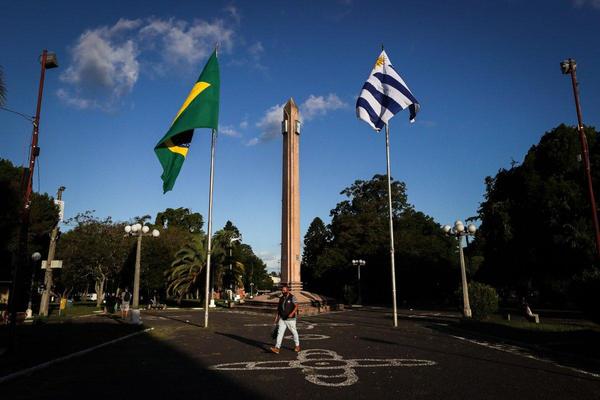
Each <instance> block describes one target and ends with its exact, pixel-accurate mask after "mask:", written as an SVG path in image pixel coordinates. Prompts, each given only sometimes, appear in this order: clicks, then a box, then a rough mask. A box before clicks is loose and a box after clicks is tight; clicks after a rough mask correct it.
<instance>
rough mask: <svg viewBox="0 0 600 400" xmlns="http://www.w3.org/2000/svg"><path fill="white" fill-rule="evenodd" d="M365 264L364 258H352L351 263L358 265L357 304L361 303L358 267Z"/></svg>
mask: <svg viewBox="0 0 600 400" xmlns="http://www.w3.org/2000/svg"><path fill="white" fill-rule="evenodd" d="M365 264H366V262H365V260H352V265H354V266H355V267H358V304H362V295H361V286H360V267H361V266H364V265H365Z"/></svg>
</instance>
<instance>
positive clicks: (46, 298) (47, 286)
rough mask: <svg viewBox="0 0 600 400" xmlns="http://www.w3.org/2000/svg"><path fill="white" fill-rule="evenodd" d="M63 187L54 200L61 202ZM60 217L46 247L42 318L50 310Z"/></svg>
mask: <svg viewBox="0 0 600 400" xmlns="http://www.w3.org/2000/svg"><path fill="white" fill-rule="evenodd" d="M65 189H66V188H65V187H64V186H61V187H59V188H58V192H57V193H56V200H57V201H58V202H61V201H62V193H63V192H64V191H65ZM59 222H60V216H59V218H58V220H57V221H56V225H54V228H53V229H52V232H51V233H50V246H49V247H48V260H47V261H46V272H45V273H44V292H43V293H42V299H41V301H40V312H39V314H40V315H41V316H43V317H47V316H48V310H49V308H50V291H51V290H52V285H53V280H52V268H51V266H52V260H54V254H55V253H56V241H57V240H58V231H59V226H58V225H59Z"/></svg>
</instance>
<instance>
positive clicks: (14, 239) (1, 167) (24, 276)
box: [0, 159, 58, 306]
mask: <svg viewBox="0 0 600 400" xmlns="http://www.w3.org/2000/svg"><path fill="white" fill-rule="evenodd" d="M24 172H25V170H24V169H23V168H21V167H15V166H14V165H13V164H12V163H11V162H10V161H8V160H4V159H0V280H4V281H7V280H11V279H12V278H11V276H12V270H13V266H14V261H16V260H19V259H23V260H29V259H30V258H29V257H30V255H31V254H32V253H34V252H36V251H37V252H40V254H41V255H42V257H46V256H47V254H48V245H49V243H50V237H49V234H50V232H51V231H52V229H53V228H54V226H55V225H56V222H57V220H58V207H56V206H55V205H54V202H53V200H52V198H51V197H50V196H48V195H47V194H46V193H43V194H39V193H35V192H34V193H32V194H31V199H30V200H31V201H30V212H29V224H28V225H29V226H28V236H27V238H28V241H27V249H22V250H23V251H25V250H26V253H27V254H22V255H21V256H22V257H23V258H19V257H18V255H17V251H18V240H19V234H20V232H21V217H22V212H23V191H22V187H24V185H23V178H24ZM19 265H20V267H19V268H20V276H21V279H20V282H19V283H20V284H21V285H22V286H21V288H20V289H19V293H22V294H27V293H28V292H29V288H30V282H31V275H32V274H34V276H35V275H36V274H37V275H38V276H41V271H40V270H39V265H38V266H37V268H34V266H33V265H32V264H31V263H30V262H28V261H27V262H21V263H20V264H19ZM23 301H26V296H25V297H24V298H23V299H18V300H17V302H18V303H19V306H21V305H22V304H20V303H21V302H23Z"/></svg>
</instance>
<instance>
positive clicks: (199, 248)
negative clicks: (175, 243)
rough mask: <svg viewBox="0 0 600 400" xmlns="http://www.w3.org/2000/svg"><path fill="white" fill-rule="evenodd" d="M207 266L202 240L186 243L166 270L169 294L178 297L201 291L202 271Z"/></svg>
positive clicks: (181, 297) (179, 299) (179, 298)
mask: <svg viewBox="0 0 600 400" xmlns="http://www.w3.org/2000/svg"><path fill="white" fill-rule="evenodd" d="M205 267H206V249H205V247H204V245H203V242H202V241H196V242H195V243H188V244H186V245H185V246H184V247H183V248H182V249H181V250H179V251H178V252H177V254H176V255H175V261H173V263H172V264H171V268H170V269H169V270H168V271H166V273H165V276H166V278H167V282H168V284H167V296H172V297H175V298H177V299H178V301H179V302H181V300H183V298H184V297H185V296H186V295H187V294H190V293H193V292H194V291H199V290H200V287H201V283H202V278H203V275H204V274H202V271H204V268H205Z"/></svg>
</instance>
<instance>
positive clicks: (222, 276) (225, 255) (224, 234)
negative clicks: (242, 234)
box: [212, 229, 244, 288]
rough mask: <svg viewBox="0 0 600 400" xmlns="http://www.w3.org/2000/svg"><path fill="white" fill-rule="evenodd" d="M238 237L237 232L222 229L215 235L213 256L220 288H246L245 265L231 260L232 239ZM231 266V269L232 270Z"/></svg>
mask: <svg viewBox="0 0 600 400" xmlns="http://www.w3.org/2000/svg"><path fill="white" fill-rule="evenodd" d="M235 236H237V235H236V233H235V232H232V231H228V230H224V229H221V230H220V231H217V232H216V233H215V235H214V238H213V240H214V248H213V252H212V255H213V257H214V260H215V261H214V264H213V265H214V268H215V278H216V279H217V282H218V283H220V285H219V286H220V287H221V288H223V287H226V286H229V284H232V285H233V287H243V286H244V264H242V263H241V262H239V261H234V260H231V259H230V256H229V251H230V250H231V246H232V243H231V239H232V238H233V237H235ZM230 266H231V269H230Z"/></svg>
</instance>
